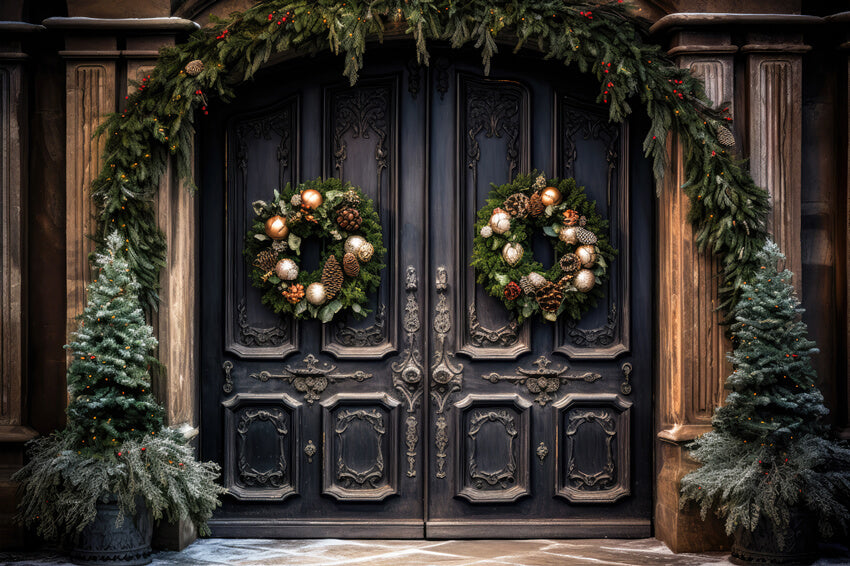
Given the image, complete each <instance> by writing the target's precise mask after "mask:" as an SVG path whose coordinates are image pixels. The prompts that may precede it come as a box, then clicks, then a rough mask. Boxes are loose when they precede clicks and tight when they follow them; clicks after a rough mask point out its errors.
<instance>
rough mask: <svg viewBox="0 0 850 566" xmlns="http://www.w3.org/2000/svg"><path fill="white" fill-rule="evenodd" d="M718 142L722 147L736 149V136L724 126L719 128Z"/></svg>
mask: <svg viewBox="0 0 850 566" xmlns="http://www.w3.org/2000/svg"><path fill="white" fill-rule="evenodd" d="M717 141H719V142H720V145H722V146H725V147H735V136H734V135H733V134H732V131H731V130H730V129H729V128H727V127H726V126H723V125H722V124H721V125H718V126H717Z"/></svg>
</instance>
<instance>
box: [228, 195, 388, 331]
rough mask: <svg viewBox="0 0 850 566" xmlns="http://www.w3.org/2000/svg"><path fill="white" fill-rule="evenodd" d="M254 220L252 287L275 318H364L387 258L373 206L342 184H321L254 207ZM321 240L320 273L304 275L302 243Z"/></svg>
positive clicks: (247, 251)
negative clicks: (344, 315)
mask: <svg viewBox="0 0 850 566" xmlns="http://www.w3.org/2000/svg"><path fill="white" fill-rule="evenodd" d="M253 206H254V213H255V214H256V215H257V216H256V218H255V219H254V221H253V223H252V224H251V228H250V230H248V234H247V235H246V237H245V248H244V250H243V253H244V255H245V258H246V260H247V261H248V262H249V263H250V264H251V267H252V269H251V282H252V283H253V284H254V286H256V287H258V288H260V289H262V290H263V303H265V304H266V305H267V306H269V307H270V308H271V309H272V310H274V311H275V312H277V313H280V314H285V315H291V316H293V317H295V318H318V319H319V320H321V321H322V322H329V321H330V320H331V319H333V317H334V315H335V314H336V313H338V312H339V311H341V310H344V309H350V310H351V312H352V313H353V314H354V316H356V317H361V318H362V317H365V316H366V314H368V312H369V311H368V309H367V308H366V302H367V294H368V293H372V292H374V291H376V290H377V289H378V285H379V284H380V282H381V270H382V269H383V268H384V265H383V264H382V263H381V260H382V258H383V256H384V254H385V253H386V249H385V248H384V245H383V240H382V231H381V222H380V219H379V218H378V214H377V212H375V210H374V208H373V206H372V201H371V199H369V198H368V197H367V196H365V195H364V194H363V192H362V191H361V190H360V189H359V188H357V187H355V186H352V185H350V184H348V183H345V184H343V183H342V181H340V180H339V179H328V180H326V181H322V180H321V179H316V180H313V181H308V182H306V183H301V184H300V185H298V186H297V187H295V188H293V187H292V186H290V185H289V184H287V185H286V187H285V188H284V189H283V191H282V192H279V191H277V190H275V191H274V200H273V201H272V202H270V203H267V202H264V201H256V202H254V203H253ZM311 237H318V238H321V239H322V240H323V243H324V246H323V247H324V250H323V252H322V255H321V259H320V265H321V268H319V269H317V270H315V271H309V272H308V271H304V270H302V269H301V268H300V264H301V242H302V241H303V240H304V239H306V238H311Z"/></svg>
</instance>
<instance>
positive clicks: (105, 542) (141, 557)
mask: <svg viewBox="0 0 850 566" xmlns="http://www.w3.org/2000/svg"><path fill="white" fill-rule="evenodd" d="M118 515H119V510H118V502H117V501H116V500H115V499H114V498H110V499H109V500H108V501H106V502H99V503H98V504H97V516H96V517H95V520H94V522H92V523H91V524H89V525H87V526H86V527H85V528H84V529H83V531H82V532H81V533H80V535H79V537H78V538H77V540H76V544H75V545H74V547H73V549H72V550H71V561H72V562H73V563H74V564H82V565H86V566H100V565H104V566H107V565H108V566H141V565H142V564H150V562H151V553H152V550H151V537H152V535H153V521H152V519H151V514H150V511H149V510H148V508H147V505H146V504H145V501H144V499H143V498H141V497H140V498H137V499H136V514H135V516H133V517H124V520H123V521H122V522H121V524H120V525H119V524H117V523H116V521H117V519H118Z"/></svg>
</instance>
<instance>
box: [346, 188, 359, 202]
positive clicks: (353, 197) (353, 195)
mask: <svg viewBox="0 0 850 566" xmlns="http://www.w3.org/2000/svg"><path fill="white" fill-rule="evenodd" d="M342 198H343V200H344V201H345V202H347V203H348V204H349V205H350V206H357V205H358V204H360V195H358V194H357V191H355V190H354V189H348V190H347V191H345V195H344V196H343V197H342Z"/></svg>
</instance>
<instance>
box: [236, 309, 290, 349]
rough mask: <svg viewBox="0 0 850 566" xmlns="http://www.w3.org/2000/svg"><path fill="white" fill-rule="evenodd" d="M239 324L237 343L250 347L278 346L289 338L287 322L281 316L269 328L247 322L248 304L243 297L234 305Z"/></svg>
mask: <svg viewBox="0 0 850 566" xmlns="http://www.w3.org/2000/svg"><path fill="white" fill-rule="evenodd" d="M236 313H237V319H236V324H238V325H239V343H240V344H242V345H243V346H249V347H252V348H269V347H276V346H280V345H281V344H283V343H284V342H286V341H287V340H289V324H287V323H286V322H285V321H284V320H283V319H282V318H281V319H279V320H278V323H277V324H276V325H275V326H272V327H270V328H254V327H252V326H251V325H250V324H248V305H247V304H246V302H245V298H244V297H243V298H242V299H240V301H239V305H237V307H236Z"/></svg>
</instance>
